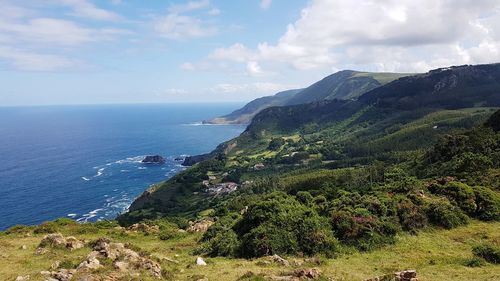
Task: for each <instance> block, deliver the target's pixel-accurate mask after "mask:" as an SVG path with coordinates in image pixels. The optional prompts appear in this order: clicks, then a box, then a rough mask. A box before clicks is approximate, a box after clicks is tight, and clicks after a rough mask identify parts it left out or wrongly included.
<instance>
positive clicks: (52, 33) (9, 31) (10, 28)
mask: <svg viewBox="0 0 500 281" xmlns="http://www.w3.org/2000/svg"><path fill="white" fill-rule="evenodd" d="M0 33H2V34H4V35H5V36H7V37H11V38H12V40H15V41H23V42H33V43H46V44H56V45H67V46H69V45H79V44H82V43H86V42H90V41H94V40H95V37H94V36H93V35H94V34H93V30H91V29H87V28H84V27H81V26H78V25H77V24H75V23H73V22H71V21H67V20H60V19H52V18H34V19H30V20H28V21H26V22H0Z"/></svg>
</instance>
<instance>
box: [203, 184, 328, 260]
mask: <svg viewBox="0 0 500 281" xmlns="http://www.w3.org/2000/svg"><path fill="white" fill-rule="evenodd" d="M306 197H308V196H307V195H306ZM309 199H311V198H310V197H309ZM229 227H231V226H229ZM218 228H219V232H221V230H223V228H222V227H221V226H218ZM231 228H232V229H233V230H234V232H235V234H236V235H237V237H238V239H239V241H240V243H241V244H240V245H239V247H240V250H239V253H240V254H241V255H242V256H245V257H256V256H264V255H272V254H298V253H303V254H306V255H313V254H319V253H322V254H327V255H333V254H334V252H335V251H336V249H337V241H336V240H335V238H334V236H333V233H332V231H331V229H330V227H329V224H328V223H327V221H326V220H325V219H324V218H322V217H320V216H319V215H318V214H317V213H316V211H315V210H314V209H312V208H310V207H308V206H305V205H304V204H302V203H300V202H299V201H298V200H296V199H295V198H294V197H293V196H290V195H287V194H285V193H281V192H274V193H271V194H268V195H265V196H262V197H261V200H256V201H255V202H253V203H252V204H250V205H249V206H248V211H247V212H246V213H245V214H244V215H243V216H242V217H241V218H239V219H238V220H237V221H236V224H234V226H232V227H231ZM214 229H215V228H214ZM209 231H210V230H209ZM226 232H227V230H226ZM210 235H211V236H212V237H215V235H213V234H210Z"/></svg>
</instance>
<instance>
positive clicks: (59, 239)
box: [36, 233, 84, 254]
mask: <svg viewBox="0 0 500 281" xmlns="http://www.w3.org/2000/svg"><path fill="white" fill-rule="evenodd" d="M83 246H84V244H83V242H82V241H80V240H78V239H76V238H75V237H73V236H69V237H68V238H64V236H63V235H62V234H61V233H52V234H49V235H46V236H45V237H44V238H43V239H42V241H40V244H39V245H38V249H37V252H36V254H42V253H45V252H43V250H41V249H43V248H47V247H52V248H55V247H65V248H66V249H69V250H71V251H72V250H76V249H80V248H83Z"/></svg>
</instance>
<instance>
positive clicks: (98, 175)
mask: <svg viewBox="0 0 500 281" xmlns="http://www.w3.org/2000/svg"><path fill="white" fill-rule="evenodd" d="M105 169H106V168H100V169H99V170H97V174H96V175H95V176H94V178H96V177H100V176H102V174H103V172H104V170H105Z"/></svg>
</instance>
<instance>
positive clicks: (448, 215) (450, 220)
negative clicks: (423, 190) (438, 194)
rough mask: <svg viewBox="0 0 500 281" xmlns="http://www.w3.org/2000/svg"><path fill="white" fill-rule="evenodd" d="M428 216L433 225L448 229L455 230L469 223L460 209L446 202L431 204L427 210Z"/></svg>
mask: <svg viewBox="0 0 500 281" xmlns="http://www.w3.org/2000/svg"><path fill="white" fill-rule="evenodd" d="M427 216H428V217H429V220H430V221H431V222H432V223H433V224H435V225H438V226H442V227H444V228H447V229H451V228H455V227H457V226H460V225H464V224H467V222H468V218H467V216H466V215H465V214H464V213H463V212H462V211H461V210H460V209H459V208H457V207H455V206H453V205H451V204H450V203H449V202H448V201H445V200H440V201H439V202H433V203H431V204H430V205H429V207H428V208H427Z"/></svg>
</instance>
